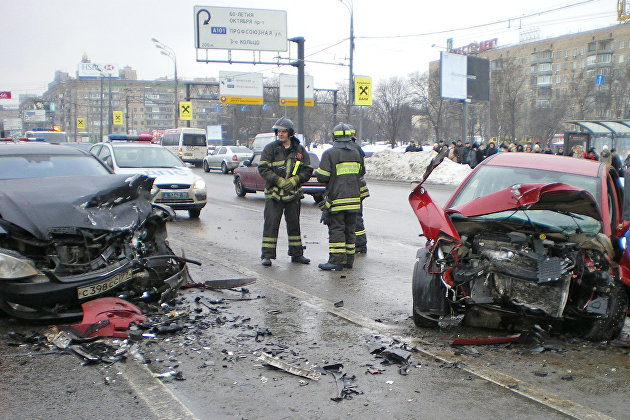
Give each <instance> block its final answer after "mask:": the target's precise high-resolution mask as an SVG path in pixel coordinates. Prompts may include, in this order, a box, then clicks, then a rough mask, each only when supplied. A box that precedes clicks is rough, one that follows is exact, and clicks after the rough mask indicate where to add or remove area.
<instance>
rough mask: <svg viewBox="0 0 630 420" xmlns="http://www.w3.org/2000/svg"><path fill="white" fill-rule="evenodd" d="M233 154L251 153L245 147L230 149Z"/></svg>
mask: <svg viewBox="0 0 630 420" xmlns="http://www.w3.org/2000/svg"><path fill="white" fill-rule="evenodd" d="M232 152H233V153H252V150H251V149H249V148H247V147H245V146H237V147H232Z"/></svg>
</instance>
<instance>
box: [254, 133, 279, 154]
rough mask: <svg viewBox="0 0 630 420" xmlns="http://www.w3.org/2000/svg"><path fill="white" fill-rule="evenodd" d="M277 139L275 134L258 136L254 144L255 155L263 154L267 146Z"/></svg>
mask: <svg viewBox="0 0 630 420" xmlns="http://www.w3.org/2000/svg"><path fill="white" fill-rule="evenodd" d="M275 139H276V134H275V133H260V134H256V137H254V141H253V142H252V147H251V149H252V150H253V151H254V153H262V151H263V149H264V148H265V146H266V145H268V144H269V143H271V142H272V141H274V140H275Z"/></svg>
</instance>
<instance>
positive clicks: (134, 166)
mask: <svg viewBox="0 0 630 420" xmlns="http://www.w3.org/2000/svg"><path fill="white" fill-rule="evenodd" d="M91 152H92V153H93V154H94V155H95V156H96V157H98V158H99V159H101V160H102V161H103V162H105V164H107V165H108V166H109V167H110V168H111V169H112V170H113V171H114V172H115V173H117V174H145V175H148V176H150V177H154V178H155V182H154V183H153V186H154V191H153V192H154V194H155V197H154V199H153V200H154V202H155V203H160V204H166V205H168V206H170V207H171V208H172V209H173V210H188V215H189V216H190V217H191V218H197V217H199V215H200V213H201V209H202V208H203V207H204V206H205V205H206V201H207V192H206V183H205V181H204V180H203V179H202V178H201V177H200V176H199V175H197V174H195V173H194V172H193V171H192V169H191V168H189V167H187V166H186V165H185V164H184V163H183V162H182V161H181V159H179V158H178V157H177V156H175V155H174V154H173V153H171V152H170V151H169V150H167V149H166V148H164V147H163V146H160V145H157V144H152V143H151V142H150V141H138V140H137V137H135V136H125V135H120V136H119V135H116V136H110V141H107V142H103V143H97V144H95V145H94V146H93V147H92V149H91Z"/></svg>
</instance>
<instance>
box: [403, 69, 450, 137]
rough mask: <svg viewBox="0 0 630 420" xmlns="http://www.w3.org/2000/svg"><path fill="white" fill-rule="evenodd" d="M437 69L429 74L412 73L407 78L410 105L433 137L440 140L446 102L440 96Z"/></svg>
mask: <svg viewBox="0 0 630 420" xmlns="http://www.w3.org/2000/svg"><path fill="white" fill-rule="evenodd" d="M439 79H440V78H439V67H436V68H434V69H432V70H430V72H428V73H427V72H425V73H422V74H420V73H418V72H416V73H412V74H411V75H410V78H409V86H410V88H411V104H412V105H413V106H414V107H416V108H417V109H418V110H419V113H420V116H421V118H422V120H423V121H424V122H427V123H428V124H429V125H430V126H431V128H432V130H433V134H434V135H435V139H436V140H438V139H440V138H442V125H443V118H444V114H445V106H446V104H447V102H446V101H445V100H444V99H442V97H441V96H440V80H439Z"/></svg>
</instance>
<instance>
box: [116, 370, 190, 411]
mask: <svg viewBox="0 0 630 420" xmlns="http://www.w3.org/2000/svg"><path fill="white" fill-rule="evenodd" d="M119 366H120V369H121V370H122V372H123V374H124V378H125V379H126V380H127V382H128V383H129V385H130V386H131V388H132V389H133V390H134V391H135V393H136V394H137V395H138V397H140V399H142V401H144V403H145V404H146V406H147V407H148V408H149V410H151V412H152V413H153V415H155V417H156V418H158V419H164V420H170V419H177V420H180V419H181V420H198V419H197V417H196V416H195V415H194V414H193V413H192V411H190V410H189V409H188V407H186V406H185V405H184V403H183V402H182V401H180V400H179V398H177V397H176V396H175V394H173V392H172V391H171V390H170V389H168V387H167V386H166V385H164V384H163V383H162V381H160V380H159V379H157V378H155V377H154V376H153V373H152V372H151V371H150V370H149V368H148V367H146V366H145V365H142V364H140V363H139V362H137V361H136V360H134V359H131V360H127V363H119Z"/></svg>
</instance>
